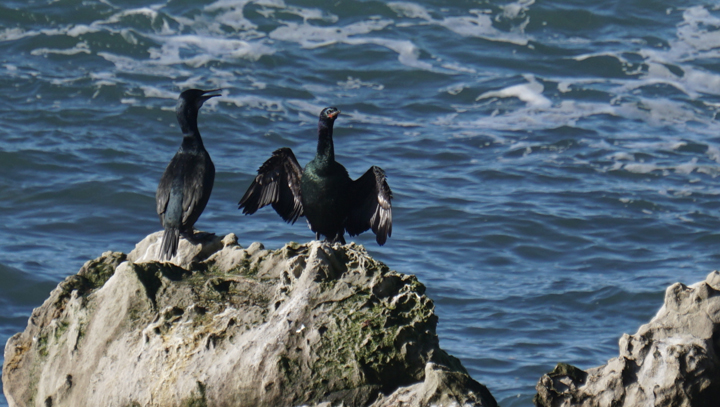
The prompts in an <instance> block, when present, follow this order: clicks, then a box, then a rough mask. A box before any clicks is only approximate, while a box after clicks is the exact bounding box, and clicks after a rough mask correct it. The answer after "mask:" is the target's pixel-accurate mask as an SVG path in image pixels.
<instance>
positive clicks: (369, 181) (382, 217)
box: [345, 166, 393, 246]
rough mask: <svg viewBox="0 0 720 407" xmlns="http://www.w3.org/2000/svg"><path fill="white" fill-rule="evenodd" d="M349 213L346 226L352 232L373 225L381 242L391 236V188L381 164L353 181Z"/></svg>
mask: <svg viewBox="0 0 720 407" xmlns="http://www.w3.org/2000/svg"><path fill="white" fill-rule="evenodd" d="M352 186H353V188H352V192H351V194H352V200H351V205H352V207H351V208H350V215H349V216H348V220H347V223H346V225H345V230H347V232H348V233H349V234H350V236H356V235H359V234H360V233H362V232H364V231H366V230H368V229H372V231H373V233H375V240H376V241H377V242H378V244H379V245H381V246H382V245H383V244H385V242H386V241H387V238H388V236H392V203H391V200H392V198H393V196H392V191H391V190H390V187H389V186H388V183H387V179H386V178H385V171H383V170H382V168H380V167H376V166H372V167H370V169H369V170H367V172H365V174H363V176H362V177H360V178H358V179H357V180H355V181H353V185H352Z"/></svg>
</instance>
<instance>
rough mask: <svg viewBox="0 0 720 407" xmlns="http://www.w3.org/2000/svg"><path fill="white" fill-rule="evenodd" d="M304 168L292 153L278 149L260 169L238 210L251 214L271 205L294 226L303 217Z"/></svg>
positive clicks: (288, 150) (285, 148)
mask: <svg viewBox="0 0 720 407" xmlns="http://www.w3.org/2000/svg"><path fill="white" fill-rule="evenodd" d="M301 177H302V168H301V167H300V165H299V164H298V162H297V159H296V158H295V154H293V152H292V150H291V149H289V148H287V147H283V148H281V149H278V150H276V151H275V152H274V153H273V155H272V157H270V158H269V159H268V160H267V161H265V163H263V165H262V166H261V167H260V169H258V175H257V176H256V177H255V180H254V181H253V183H252V184H251V185H250V187H249V188H248V190H247V192H245V195H243V197H242V199H240V202H239V203H238V209H242V210H243V213H244V214H246V215H250V214H253V213H255V212H256V211H257V210H258V209H260V208H262V207H263V206H266V205H272V207H273V208H274V209H275V212H277V213H278V215H280V217H281V218H283V220H284V221H285V222H288V223H295V221H296V220H297V219H298V217H300V216H302V215H303V207H302V200H301V194H300V178H301Z"/></svg>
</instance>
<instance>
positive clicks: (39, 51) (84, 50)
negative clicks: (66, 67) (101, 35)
mask: <svg viewBox="0 0 720 407" xmlns="http://www.w3.org/2000/svg"><path fill="white" fill-rule="evenodd" d="M90 53H91V52H90V46H89V45H88V44H87V42H84V41H83V42H79V43H77V44H76V45H75V46H74V47H72V48H67V49H51V48H36V49H34V50H32V51H30V54H31V55H48V54H58V55H76V54H90Z"/></svg>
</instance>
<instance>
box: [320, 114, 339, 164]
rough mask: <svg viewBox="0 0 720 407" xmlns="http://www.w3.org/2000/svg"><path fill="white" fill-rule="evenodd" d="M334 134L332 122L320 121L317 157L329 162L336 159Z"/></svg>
mask: <svg viewBox="0 0 720 407" xmlns="http://www.w3.org/2000/svg"><path fill="white" fill-rule="evenodd" d="M332 134H333V128H332V124H330V125H328V124H327V123H323V122H320V123H318V145H317V158H319V159H321V160H323V161H328V162H329V161H334V160H335V147H334V146H333V139H332Z"/></svg>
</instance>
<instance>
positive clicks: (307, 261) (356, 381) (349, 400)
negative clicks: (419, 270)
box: [3, 233, 496, 407]
mask: <svg viewBox="0 0 720 407" xmlns="http://www.w3.org/2000/svg"><path fill="white" fill-rule="evenodd" d="M207 239H209V240H208V241H204V242H199V243H195V244H191V243H189V242H187V241H185V240H183V241H182V242H181V245H180V248H179V253H178V255H177V256H176V257H175V258H173V259H172V261H173V262H163V263H161V262H158V261H157V258H156V254H154V251H153V245H156V242H157V241H158V240H159V239H158V234H157V233H156V234H153V235H150V236H148V237H147V238H146V239H145V240H144V241H143V242H140V243H139V244H138V245H137V247H136V250H134V251H133V252H131V253H130V254H128V255H127V256H125V255H123V254H121V253H111V252H107V253H104V254H103V255H102V256H101V257H99V258H98V259H95V260H92V261H90V262H88V263H86V265H85V266H83V269H82V270H81V271H80V273H78V275H75V276H71V277H68V278H67V279H66V280H65V281H64V282H62V283H60V284H59V285H58V287H57V288H56V289H55V290H54V291H53V292H52V293H51V295H50V298H49V299H48V300H47V301H46V302H45V303H44V304H43V305H42V306H41V307H40V308H38V309H36V310H35V311H34V312H33V315H32V317H31V318H30V321H29V323H28V327H27V329H26V330H25V332H22V333H19V334H16V335H15V336H13V337H12V338H11V339H10V340H9V341H8V344H7V346H6V348H5V366H4V368H3V383H4V392H5V394H6V396H7V398H8V401H9V403H10V405H11V406H31V405H32V406H34V405H43V406H44V405H52V406H77V405H106V406H129V405H142V406H235V405H253V406H300V405H322V406H334V405H344V406H369V405H372V406H375V407H381V406H394V405H398V404H399V403H404V404H403V405H407V406H425V405H430V404H438V403H441V404H446V405H450V404H452V403H456V404H457V405H462V406H466V405H468V406H495V405H496V403H495V400H494V399H493V397H492V395H491V394H490V393H489V392H488V390H487V389H486V388H485V387H484V386H482V385H481V384H479V383H477V382H475V381H474V380H472V378H470V376H468V374H467V372H466V371H465V369H464V368H463V367H462V365H461V364H460V362H459V361H458V360H457V359H455V358H453V357H452V356H450V355H448V354H447V353H445V352H444V351H443V350H441V349H440V348H439V346H438V338H437V335H436V334H435V327H436V325H437V317H436V315H435V314H434V305H433V303H432V301H431V300H430V299H429V298H428V297H427V296H425V287H424V286H423V285H422V284H421V283H420V282H419V281H418V280H417V278H416V277H415V276H413V275H404V274H400V273H397V272H395V271H392V270H390V269H389V268H388V267H387V266H386V265H384V264H382V263H380V262H378V261H376V260H374V259H372V258H371V257H370V256H368V254H367V253H366V252H365V249H364V248H363V247H362V246H357V245H355V244H349V245H345V246H340V245H336V246H330V245H328V244H327V243H320V242H312V243H309V244H297V243H290V244H288V245H286V246H285V247H283V248H281V249H278V250H273V251H269V250H265V249H264V248H263V246H262V245H261V244H259V243H254V244H253V245H251V246H250V247H249V248H248V249H243V248H241V247H240V246H239V245H238V244H237V239H236V238H235V237H234V235H232V234H231V235H228V236H225V237H224V238H222V239H221V238H220V237H217V236H214V235H212V236H208V237H207ZM208 248H211V249H208ZM125 260H127V261H125Z"/></svg>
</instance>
